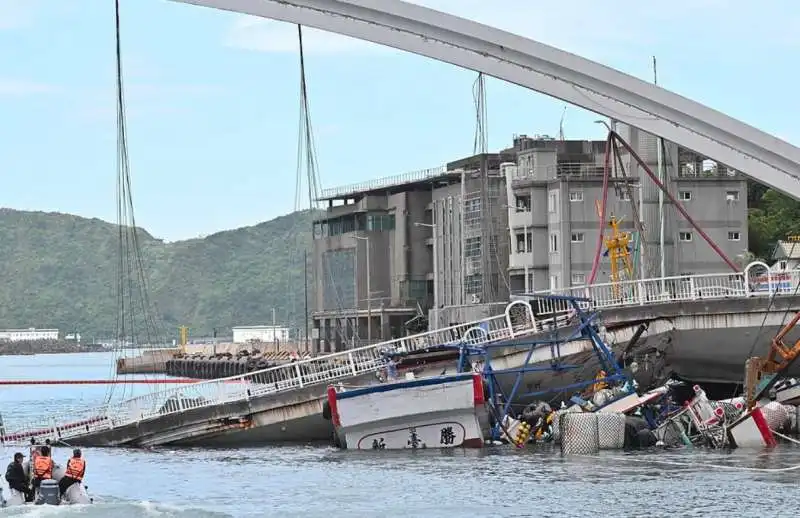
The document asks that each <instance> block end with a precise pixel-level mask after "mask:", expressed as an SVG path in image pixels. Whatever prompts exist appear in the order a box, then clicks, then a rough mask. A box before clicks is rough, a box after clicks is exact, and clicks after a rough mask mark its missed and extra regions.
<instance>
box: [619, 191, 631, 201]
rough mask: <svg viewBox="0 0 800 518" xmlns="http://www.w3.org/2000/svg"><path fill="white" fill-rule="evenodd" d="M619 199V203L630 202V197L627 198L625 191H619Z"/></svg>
mask: <svg viewBox="0 0 800 518" xmlns="http://www.w3.org/2000/svg"><path fill="white" fill-rule="evenodd" d="M619 199H620V201H631V197H630V196H628V191H627V190H620V191H619Z"/></svg>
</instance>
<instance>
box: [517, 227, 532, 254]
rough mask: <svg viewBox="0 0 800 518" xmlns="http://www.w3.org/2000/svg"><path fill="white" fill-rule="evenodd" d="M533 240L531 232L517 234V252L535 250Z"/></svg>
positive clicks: (522, 252)
mask: <svg viewBox="0 0 800 518" xmlns="http://www.w3.org/2000/svg"><path fill="white" fill-rule="evenodd" d="M531 240H532V239H531V233H530V232H528V233H526V234H517V253H518V254H524V253H525V252H531V251H532V250H533V247H532V245H531Z"/></svg>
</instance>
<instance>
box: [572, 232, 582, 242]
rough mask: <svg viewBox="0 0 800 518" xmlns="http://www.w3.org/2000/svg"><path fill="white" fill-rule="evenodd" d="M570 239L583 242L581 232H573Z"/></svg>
mask: <svg viewBox="0 0 800 518" xmlns="http://www.w3.org/2000/svg"><path fill="white" fill-rule="evenodd" d="M570 241H572V242H573V243H583V232H573V233H572V236H570Z"/></svg>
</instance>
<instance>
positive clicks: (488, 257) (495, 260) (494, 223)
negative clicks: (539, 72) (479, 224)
mask: <svg viewBox="0 0 800 518" xmlns="http://www.w3.org/2000/svg"><path fill="white" fill-rule="evenodd" d="M486 98H487V92H486V76H485V74H483V72H478V77H477V78H476V79H475V82H474V83H473V85H472V100H473V105H474V109H475V137H474V139H473V144H472V154H473V155H478V154H480V155H483V154H486V153H488V152H489V110H488V107H487V106H488V105H487V102H486ZM481 164H482V166H481V206H482V207H485V210H486V216H485V218H487V222H490V223H491V224H489V225H483V228H485V229H487V232H488V233H490V235H485V236H484V235H482V236H481V247H485V250H484V249H482V250H481V252H482V253H481V255H482V257H485V260H483V261H482V262H483V264H484V267H485V268H486V269H487V270H488V271H486V272H485V273H484V275H483V283H484V288H485V295H487V296H488V297H487V299H486V300H485V301H484V302H489V301H496V300H497V295H498V294H497V288H496V287H495V283H494V282H492V281H491V279H492V274H491V272H492V269H493V268H494V267H496V268H497V275H498V276H499V277H500V278H501V279H502V280H503V285H504V286H505V287H506V290H507V291H508V292H509V293H510V292H511V284H510V283H509V280H508V268H507V265H504V264H503V262H502V261H501V260H500V250H501V249H505V248H506V247H505V242H506V241H505V240H507V239H509V237H508V233H507V232H496V231H495V229H497V228H499V227H498V224H499V223H500V222H499V221H498V217H497V205H498V204H497V199H498V196H497V195H496V194H494V193H495V189H494V188H493V186H492V185H491V179H490V178H489V164H488V162H487V161H486V160H483V159H482V160H481ZM462 191H463V189H462ZM506 203H507V201H506ZM465 207H466V200H462V204H461V210H462V212H463V211H464V209H465ZM505 226H507V225H505ZM482 234H483V232H482ZM492 238H494V239H492ZM492 242H494V246H492ZM463 243H464V239H463V238H462V244H461V246H462V247H463V246H464V244H463ZM461 253H462V254H464V250H463V249H462V251H461ZM507 255H508V254H506V256H507ZM493 265H494V266H493ZM461 277H462V278H461V282H462V284H463V283H465V282H466V281H465V272H464V270H463V269H462V271H461ZM462 293H463V290H462ZM462 303H466V300H463V301H462ZM437 314H438V312H437ZM437 318H438V317H437ZM437 325H438V324H437Z"/></svg>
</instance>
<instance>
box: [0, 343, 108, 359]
mask: <svg viewBox="0 0 800 518" xmlns="http://www.w3.org/2000/svg"><path fill="white" fill-rule="evenodd" d="M108 350H109V349H106V348H105V347H103V346H102V345H100V344H86V345H81V344H76V343H75V342H64V341H51V340H48V341H39V342H27V341H26V342H5V343H0V356H33V355H36V354H77V353H92V352H103V351H108Z"/></svg>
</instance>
